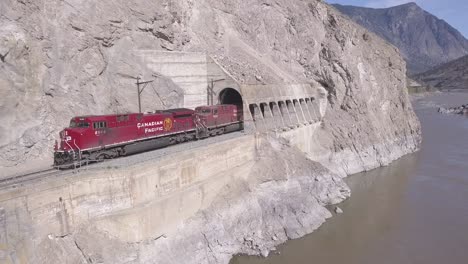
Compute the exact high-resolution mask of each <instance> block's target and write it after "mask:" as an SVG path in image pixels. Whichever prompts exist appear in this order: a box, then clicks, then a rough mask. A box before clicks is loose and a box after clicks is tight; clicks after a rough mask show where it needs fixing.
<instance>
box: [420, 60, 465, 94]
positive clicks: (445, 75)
mask: <svg viewBox="0 0 468 264" xmlns="http://www.w3.org/2000/svg"><path fill="white" fill-rule="evenodd" d="M415 79H417V80H419V81H420V82H423V83H425V84H427V85H430V86H432V87H435V88H438V89H440V90H453V89H466V90H468V56H464V57H462V58H459V59H457V60H454V61H451V62H448V63H446V64H443V65H440V66H439V67H437V68H434V69H432V70H429V71H427V72H424V73H421V74H418V75H415Z"/></svg>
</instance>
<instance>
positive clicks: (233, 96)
mask: <svg viewBox="0 0 468 264" xmlns="http://www.w3.org/2000/svg"><path fill="white" fill-rule="evenodd" d="M219 103H220V104H233V105H237V106H238V107H239V106H240V107H241V108H242V106H243V102H242V95H240V93H239V92H238V91H237V90H235V89H233V88H225V89H223V90H222V91H221V92H220V93H219Z"/></svg>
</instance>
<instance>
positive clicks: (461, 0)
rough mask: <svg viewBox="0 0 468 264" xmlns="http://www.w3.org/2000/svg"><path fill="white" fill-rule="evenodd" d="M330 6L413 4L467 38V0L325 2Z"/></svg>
mask: <svg viewBox="0 0 468 264" xmlns="http://www.w3.org/2000/svg"><path fill="white" fill-rule="evenodd" d="M325 1H326V2H328V3H330V4H335V3H337V4H342V5H353V6H363V7H372V8H384V7H391V6H396V5H401V4H405V3H409V2H415V3H416V4H418V5H419V6H420V7H422V8H423V9H424V10H426V11H428V12H429V13H431V14H433V15H435V16H436V17H438V18H440V19H443V20H445V21H446V22H447V23H449V24H450V25H451V26H452V27H454V28H456V29H457V30H458V31H460V33H462V34H463V35H464V36H465V38H468V0H413V1H407V0H325Z"/></svg>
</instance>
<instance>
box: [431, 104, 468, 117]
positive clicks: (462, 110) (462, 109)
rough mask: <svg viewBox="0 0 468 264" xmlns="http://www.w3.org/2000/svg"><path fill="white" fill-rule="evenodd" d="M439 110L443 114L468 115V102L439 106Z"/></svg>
mask: <svg viewBox="0 0 468 264" xmlns="http://www.w3.org/2000/svg"><path fill="white" fill-rule="evenodd" d="M438 112H439V113H442V114H455V115H468V104H464V105H462V106H459V107H449V108H445V107H439V110H438Z"/></svg>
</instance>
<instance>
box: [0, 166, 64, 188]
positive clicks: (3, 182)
mask: <svg viewBox="0 0 468 264" xmlns="http://www.w3.org/2000/svg"><path fill="white" fill-rule="evenodd" d="M58 172H59V171H58V170H56V169H47V170H42V171H36V172H31V173H26V174H22V175H17V176H13V177H9V178H6V179H0V188H4V187H8V186H14V185H18V184H21V183H24V182H27V181H31V180H35V179H40V178H45V177H47V176H50V175H53V174H57V173H58Z"/></svg>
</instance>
